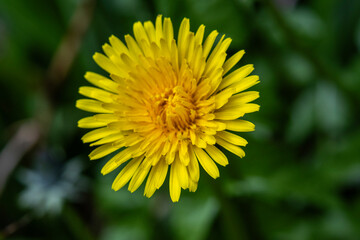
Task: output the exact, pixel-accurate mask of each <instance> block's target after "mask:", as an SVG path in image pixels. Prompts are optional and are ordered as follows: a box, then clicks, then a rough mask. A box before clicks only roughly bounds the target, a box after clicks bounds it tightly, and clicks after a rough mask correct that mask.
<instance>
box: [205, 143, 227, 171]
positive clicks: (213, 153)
mask: <svg viewBox="0 0 360 240" xmlns="http://www.w3.org/2000/svg"><path fill="white" fill-rule="evenodd" d="M205 151H206V152H207V153H208V154H209V155H210V157H211V158H212V159H213V160H214V161H215V162H217V163H218V164H220V165H221V166H226V165H228V164H229V161H228V159H227V157H226V156H225V154H224V153H223V152H222V151H220V150H219V149H218V148H217V147H215V146H213V145H208V146H207V147H206V148H205Z"/></svg>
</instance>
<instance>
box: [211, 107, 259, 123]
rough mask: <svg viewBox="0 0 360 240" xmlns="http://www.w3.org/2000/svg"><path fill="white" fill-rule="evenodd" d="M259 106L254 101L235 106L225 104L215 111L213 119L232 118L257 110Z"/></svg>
mask: <svg viewBox="0 0 360 240" xmlns="http://www.w3.org/2000/svg"><path fill="white" fill-rule="evenodd" d="M259 109H260V106H259V105H258V104H255V103H247V104H241V105H237V106H232V107H229V106H225V107H224V108H221V109H219V110H218V111H217V112H215V119H220V120H234V119H237V118H239V117H242V116H244V114H246V113H252V112H256V111H259Z"/></svg>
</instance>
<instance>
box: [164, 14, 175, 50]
mask: <svg viewBox="0 0 360 240" xmlns="http://www.w3.org/2000/svg"><path fill="white" fill-rule="evenodd" d="M164 37H165V39H166V42H167V44H168V47H169V49H170V48H171V42H172V40H173V39H174V29H173V25H172V23H171V20H170V18H165V19H164Z"/></svg>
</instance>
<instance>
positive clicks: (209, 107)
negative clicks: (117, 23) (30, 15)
mask: <svg viewBox="0 0 360 240" xmlns="http://www.w3.org/2000/svg"><path fill="white" fill-rule="evenodd" d="M133 31H134V37H135V38H133V37H132V36H130V35H126V36H125V43H123V42H122V41H121V40H119V39H118V38H116V37H115V36H111V37H110V38H109V42H110V44H107V43H106V44H104V45H103V51H104V53H105V55H103V54H101V53H95V54H94V56H93V58H94V60H95V62H96V63H97V64H98V65H99V66H100V67H101V68H103V69H104V70H105V71H106V72H108V73H109V76H108V77H104V76H102V75H99V74H96V73H93V72H87V73H86V74H85V78H86V79H87V80H88V81H89V82H90V83H91V84H93V85H95V86H96V87H80V89H79V92H80V94H82V95H84V96H86V97H89V98H91V99H80V100H78V101H77V102H76V106H77V108H79V109H82V110H85V111H88V112H93V113H96V114H95V115H93V116H90V117H86V118H83V119H81V120H80V121H79V122H78V126H79V127H80V128H96V129H95V130H92V131H90V132H88V133H87V134H85V135H84V136H83V138H82V140H83V142H84V143H91V144H90V146H97V148H95V149H94V150H93V151H92V152H91V153H90V155H89V157H90V160H95V159H99V158H102V157H104V156H107V155H109V154H111V153H114V156H113V157H112V158H111V159H110V160H109V161H108V162H107V163H106V164H105V166H104V167H103V168H102V170H101V172H102V174H108V173H110V172H111V171H113V170H115V169H117V168H118V167H120V166H121V165H123V164H124V165H125V163H126V165H125V166H124V167H123V168H122V170H121V171H120V173H119V174H118V175H117V177H116V178H115V180H114V182H113V184H112V188H113V189H114V190H119V189H120V188H122V187H123V186H124V185H126V184H127V183H128V182H129V185H128V189H129V191H130V192H134V191H135V190H136V189H138V188H139V186H140V185H141V184H142V183H143V182H144V180H145V179H146V177H147V179H146V184H145V190H144V195H145V196H147V197H151V196H152V195H153V194H154V192H155V191H156V190H157V189H159V188H160V187H161V186H162V185H163V183H164V181H165V178H166V176H167V174H168V172H170V173H169V190H170V197H171V199H172V201H173V202H177V201H178V200H179V198H180V193H181V189H189V191H190V192H194V191H196V189H197V186H198V181H199V177H200V167H199V166H200V165H201V167H202V168H203V169H204V170H205V171H206V172H207V173H208V174H209V175H210V176H211V177H213V178H214V179H215V178H217V177H219V175H220V174H219V169H218V167H217V165H216V164H219V165H221V166H225V165H227V164H228V159H227V157H226V155H225V154H224V153H223V152H222V151H221V150H220V149H219V147H220V146H221V147H222V148H224V149H226V150H228V151H230V152H232V153H233V154H235V155H237V156H239V157H244V156H245V153H244V151H243V150H242V148H240V146H245V145H246V144H247V141H246V140H245V139H244V138H242V137H240V136H238V135H237V134H234V133H233V132H248V131H253V130H254V129H255V126H254V124H252V123H251V122H248V121H246V120H243V119H239V118H241V117H243V116H244V114H246V113H251V112H254V111H258V110H259V105H257V104H254V103H250V102H251V101H253V100H255V99H257V98H258V97H259V93H258V92H256V91H247V92H243V91H244V90H246V89H248V88H249V87H251V86H253V85H255V84H257V83H258V82H259V77H258V76H254V75H252V76H249V74H250V73H251V72H252V71H253V70H254V67H253V65H251V64H249V65H245V66H243V67H241V68H238V69H236V70H234V71H232V72H230V70H231V69H232V68H233V67H234V66H235V65H236V64H237V63H238V62H239V60H240V59H241V58H242V56H243V55H244V51H243V50H242V51H239V52H237V53H235V54H234V55H233V56H232V57H230V58H229V59H227V60H226V56H227V54H226V51H227V49H228V47H229V45H230V43H231V39H230V38H225V36H224V35H223V36H221V38H220V40H219V41H218V42H217V43H216V44H214V43H215V40H216V38H217V36H218V32H217V31H212V32H211V33H210V34H209V35H208V36H207V37H206V39H205V40H204V31H205V26H204V25H201V26H200V27H199V28H198V30H197V31H196V33H193V32H191V31H190V23H189V19H187V18H184V20H183V21H182V23H181V25H180V29H179V32H178V37H177V41H176V40H175V39H174V31H173V25H172V23H171V20H170V19H169V18H165V19H164V20H163V19H162V16H158V17H157V19H156V22H155V26H154V24H153V23H152V22H150V21H148V22H145V23H144V24H142V23H141V22H136V23H135V24H134V26H133ZM199 163H200V164H199Z"/></svg>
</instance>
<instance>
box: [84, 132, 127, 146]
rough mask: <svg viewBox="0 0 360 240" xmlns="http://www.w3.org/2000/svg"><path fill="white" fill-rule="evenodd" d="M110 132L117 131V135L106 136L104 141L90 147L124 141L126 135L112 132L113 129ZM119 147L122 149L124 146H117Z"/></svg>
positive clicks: (94, 143) (101, 140)
mask: <svg viewBox="0 0 360 240" xmlns="http://www.w3.org/2000/svg"><path fill="white" fill-rule="evenodd" d="M110 130H111V131H116V132H117V133H114V134H111V135H109V136H106V137H104V138H102V139H100V140H98V141H96V142H93V143H91V144H90V147H92V146H98V145H103V144H106V143H112V144H114V143H115V142H118V141H119V140H121V139H124V134H123V133H119V131H118V130H112V129H110ZM114 146H115V145H114ZM117 147H122V146H117Z"/></svg>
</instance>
